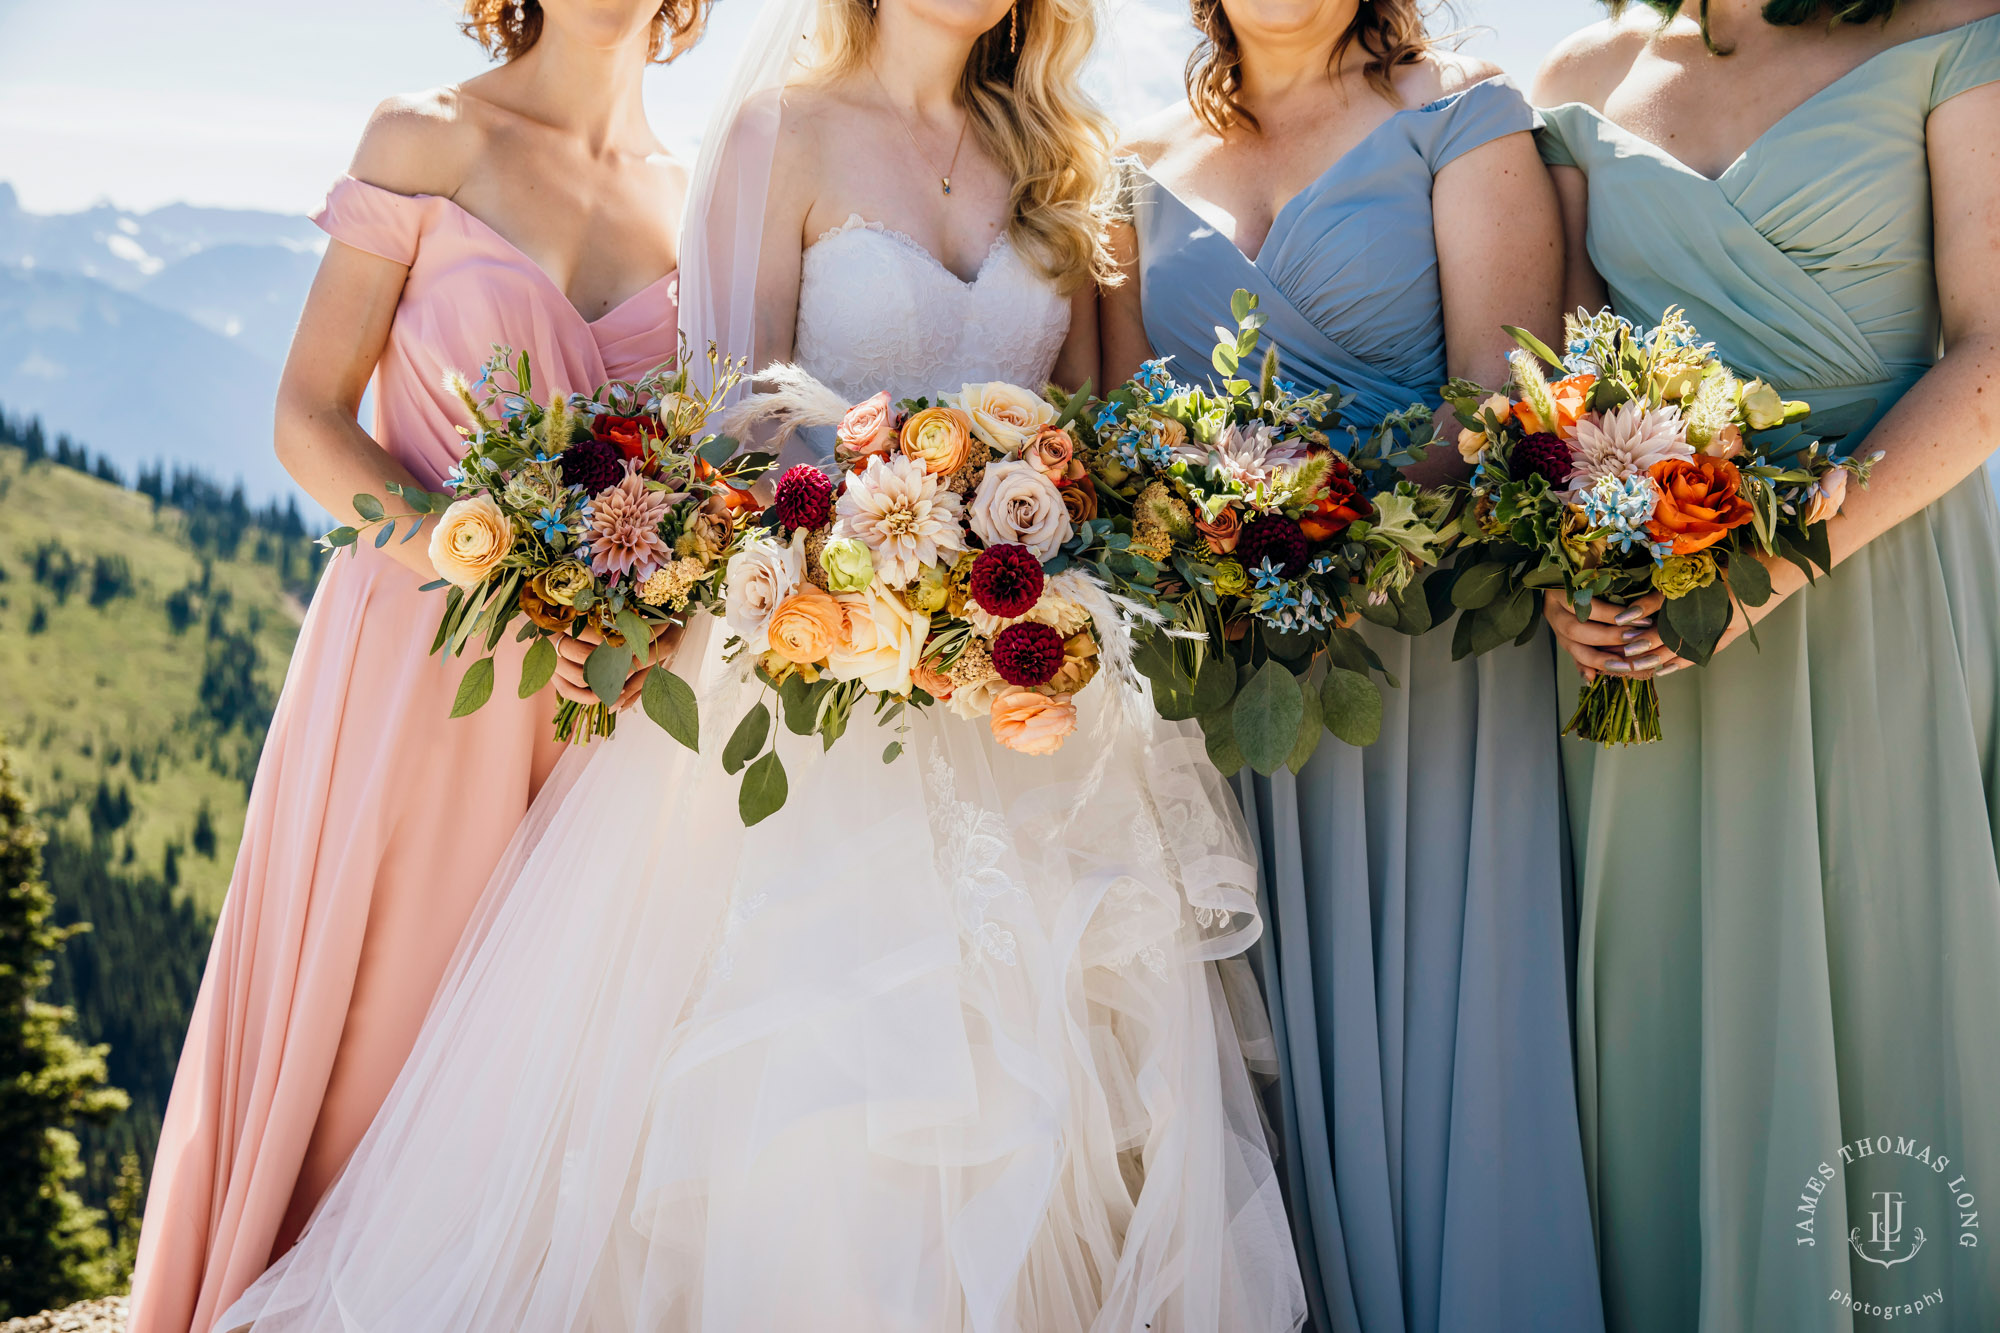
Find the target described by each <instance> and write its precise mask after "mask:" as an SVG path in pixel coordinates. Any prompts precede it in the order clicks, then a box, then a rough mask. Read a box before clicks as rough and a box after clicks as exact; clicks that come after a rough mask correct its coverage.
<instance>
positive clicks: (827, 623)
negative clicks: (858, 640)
mask: <svg viewBox="0 0 2000 1333" xmlns="http://www.w3.org/2000/svg"><path fill="white" fill-rule="evenodd" d="M846 628H847V619H846V616H845V615H844V614H843V613H842V611H841V607H840V603H839V602H838V601H837V600H836V599H835V598H834V596H833V594H832V593H829V592H826V591H824V590H822V589H820V588H817V587H815V586H814V585H812V584H810V583H808V584H806V585H804V586H803V587H801V588H800V589H799V590H798V591H797V592H795V593H793V594H792V595H791V596H790V597H787V598H786V599H785V600H784V601H782V602H780V603H778V609H777V610H776V611H773V612H772V613H771V623H770V625H769V627H768V628H767V629H766V631H765V632H766V633H767V634H768V635H769V636H770V640H771V651H772V652H774V653H776V654H777V655H778V656H779V657H782V658H784V659H785V660H786V661H787V662H790V663H792V664H793V665H795V666H814V665H816V664H818V663H820V662H824V661H825V660H826V656H827V654H828V653H830V652H832V651H833V649H834V647H835V645H837V644H838V643H839V642H840V640H841V636H842V633H843V631H845V630H846Z"/></svg>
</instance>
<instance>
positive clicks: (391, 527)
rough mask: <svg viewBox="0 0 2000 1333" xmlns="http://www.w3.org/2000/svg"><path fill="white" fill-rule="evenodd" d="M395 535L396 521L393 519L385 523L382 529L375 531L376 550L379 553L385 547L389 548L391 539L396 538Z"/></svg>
mask: <svg viewBox="0 0 2000 1333" xmlns="http://www.w3.org/2000/svg"><path fill="white" fill-rule="evenodd" d="M395 535H396V520H395V519H393V518H392V519H390V520H389V521H388V522H387V523H384V524H383V525H382V526H381V527H380V528H377V529H376V530H375V549H376V550H378V551H379V550H381V549H382V548H383V547H385V546H387V545H388V544H389V539H390V538H391V537H394V536H395Z"/></svg>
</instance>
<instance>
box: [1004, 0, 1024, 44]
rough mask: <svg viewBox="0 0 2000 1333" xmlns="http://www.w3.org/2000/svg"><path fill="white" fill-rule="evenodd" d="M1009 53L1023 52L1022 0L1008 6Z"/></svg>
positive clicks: (1016, 0)
mask: <svg viewBox="0 0 2000 1333" xmlns="http://www.w3.org/2000/svg"><path fill="white" fill-rule="evenodd" d="M1007 54H1008V55H1010V56H1017V55H1019V54H1021V5H1020V0H1015V3H1014V4H1012V5H1010V6H1008V8H1007Z"/></svg>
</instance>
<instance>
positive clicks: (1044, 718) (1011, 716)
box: [992, 690, 1076, 755]
mask: <svg viewBox="0 0 2000 1333" xmlns="http://www.w3.org/2000/svg"><path fill="white" fill-rule="evenodd" d="M992 720H993V739H994V740H996V741H999V742H1000V743H1001V744H1002V745H1004V746H1006V747H1007V748H1008V749H1010V750H1013V751H1015V752H1016V753H1019V754H1031V755H1049V754H1054V753H1055V752H1056V751H1057V750H1060V749H1062V743H1063V742H1064V741H1065V740H1067V739H1068V738H1069V734H1070V733H1071V732H1073V731H1075V730H1076V705H1075V704H1073V703H1071V702H1070V696H1069V695H1067V694H1055V695H1050V694H1037V693H1035V692H1034V691H1033V690H1008V691H1006V692H1005V693H1003V694H1000V695H998V696H996V697H995V698H994V700H993V713H992Z"/></svg>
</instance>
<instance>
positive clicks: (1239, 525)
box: [1194, 505, 1243, 555]
mask: <svg viewBox="0 0 2000 1333" xmlns="http://www.w3.org/2000/svg"><path fill="white" fill-rule="evenodd" d="M1194 527H1195V531H1197V532H1199V533H1200V534H1201V535H1202V536H1203V537H1206V538H1207V539H1208V544H1209V545H1210V546H1211V547H1213V548H1214V549H1215V553H1216V554H1217V555H1228V554H1229V553H1230V552H1231V551H1233V550H1235V549H1236V543H1237V542H1239V541H1241V540H1243V511H1242V510H1240V509H1238V508H1237V507H1236V506H1235V505H1224V506H1223V507H1222V508H1221V509H1219V510H1217V511H1216V514H1215V517H1214V518H1203V517H1202V516H1201V513H1200V512H1199V511H1196V513H1195V516H1194Z"/></svg>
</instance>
